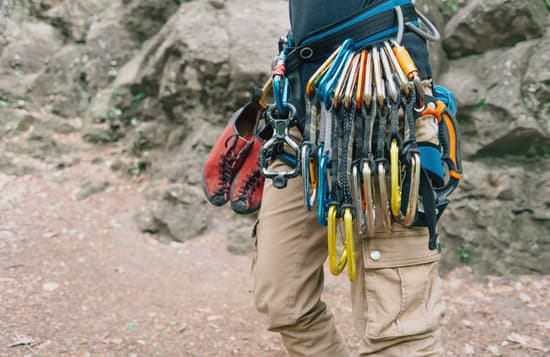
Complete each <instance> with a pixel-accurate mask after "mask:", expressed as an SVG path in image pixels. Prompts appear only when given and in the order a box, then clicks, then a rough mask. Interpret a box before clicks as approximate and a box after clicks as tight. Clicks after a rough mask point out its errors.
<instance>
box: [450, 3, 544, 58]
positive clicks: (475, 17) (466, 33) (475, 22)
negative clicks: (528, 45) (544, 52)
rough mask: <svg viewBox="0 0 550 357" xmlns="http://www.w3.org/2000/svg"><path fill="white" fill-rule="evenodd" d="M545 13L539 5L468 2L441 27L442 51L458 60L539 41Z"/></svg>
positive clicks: (541, 5) (541, 4)
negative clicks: (442, 33)
mask: <svg viewBox="0 0 550 357" xmlns="http://www.w3.org/2000/svg"><path fill="white" fill-rule="evenodd" d="M547 12H548V11H547V9H546V6H545V4H544V2H543V1H516V0H472V1H470V3H468V5H466V7H464V8H463V9H461V10H460V11H459V12H458V13H457V14H456V15H455V16H454V17H453V18H451V20H450V21H449V22H448V23H447V25H446V26H445V32H444V33H445V38H444V42H443V45H444V48H445V51H446V52H447V55H448V56H449V57H450V58H458V57H464V56H467V55H471V54H479V53H483V52H486V51H488V50H492V49H495V48H499V47H509V46H513V45H515V44H516V43H518V42H520V41H524V40H529V39H533V38H537V37H540V36H542V35H543V34H544V32H545V28H546V17H547Z"/></svg>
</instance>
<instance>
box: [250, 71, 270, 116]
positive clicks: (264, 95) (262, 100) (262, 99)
mask: <svg viewBox="0 0 550 357" xmlns="http://www.w3.org/2000/svg"><path fill="white" fill-rule="evenodd" d="M272 90H273V77H269V78H268V80H267V82H265V84H264V85H263V87H262V92H261V95H260V98H259V99H258V105H259V106H260V107H261V108H262V109H263V110H266V109H267V107H268V105H267V103H266V101H265V100H266V98H267V96H268V94H269V93H270V92H271V91H272ZM254 93H255V92H254Z"/></svg>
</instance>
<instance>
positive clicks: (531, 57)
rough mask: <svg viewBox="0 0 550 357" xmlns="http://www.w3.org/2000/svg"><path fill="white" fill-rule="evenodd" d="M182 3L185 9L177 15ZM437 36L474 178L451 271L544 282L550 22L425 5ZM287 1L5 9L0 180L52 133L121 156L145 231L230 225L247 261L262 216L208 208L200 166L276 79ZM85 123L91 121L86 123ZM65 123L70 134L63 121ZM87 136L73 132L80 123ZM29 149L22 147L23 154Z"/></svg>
mask: <svg viewBox="0 0 550 357" xmlns="http://www.w3.org/2000/svg"><path fill="white" fill-rule="evenodd" d="M180 4H181V5H180ZM417 4H418V7H419V9H420V10H422V12H424V13H426V14H428V16H429V17H430V18H431V19H432V20H433V22H434V23H435V24H436V25H437V26H438V27H439V28H440V29H443V27H444V28H445V31H442V33H443V35H444V36H443V37H444V40H443V42H442V43H440V44H430V51H431V55H432V66H433V70H434V74H435V78H434V80H435V82H436V83H439V84H443V85H445V86H447V87H449V88H450V89H452V90H453V91H454V92H455V94H456V97H457V99H458V102H459V113H458V120H459V122H460V125H461V131H462V136H463V145H462V148H463V157H464V160H465V162H464V171H465V177H464V180H463V182H462V183H461V185H460V186H459V189H458V190H457V192H456V193H455V194H454V195H453V196H452V197H451V199H452V203H451V205H450V207H449V209H448V211H447V212H446V213H445V214H444V215H443V218H442V222H441V225H440V233H441V240H442V242H443V245H444V253H443V254H444V262H443V266H444V269H445V270H448V269H451V268H453V267H455V266H457V265H460V264H465V263H467V264H470V265H472V266H473V267H474V269H476V270H477V271H479V272H482V273H487V272H489V273H497V274H503V275H506V274H510V273H511V274H516V273H525V272H548V271H550V267H549V266H548V261H550V259H549V258H550V257H548V254H547V252H548V251H549V249H548V244H549V242H550V227H549V224H550V223H549V222H550V213H549V212H550V201H549V199H548V198H549V197H550V191H549V189H548V187H550V186H549V185H548V184H547V182H548V180H550V177H549V175H548V172H550V159H549V157H550V120H549V118H550V106H549V105H548V103H550V84H549V83H550V67H549V66H548V63H550V30H549V28H550V26H548V25H549V24H550V20H549V15H548V10H547V9H546V7H545V5H544V2H543V1H538V0H537V1H535V0H533V1H513V0H487V1H486V0H464V1H458V2H453V1H445V2H442V1H436V0H418V1H417ZM287 7H288V3H287V2H286V1H281V0H277V1H268V2H258V1H253V0H227V1H217V0H216V1H209V0H194V1H176V0H174V1H172V0H169V1H159V0H154V1H146V0H115V1H106V0H99V1H84V0H47V1H34V0H22V1H15V0H4V1H1V2H0V128H2V132H1V133H0V138H1V139H5V138H7V137H12V138H15V139H17V140H14V142H15V144H13V145H11V144H10V145H11V146H10V147H9V155H8V156H5V157H4V156H2V157H0V171H2V172H8V173H11V174H18V175H24V174H27V173H29V172H32V171H33V170H35V169H38V168H35V167H34V166H26V165H25V164H22V165H15V164H14V163H13V160H11V158H12V156H11V155H12V154H13V155H15V154H17V153H18V152H26V153H27V154H28V156H30V157H31V158H33V159H36V160H47V158H48V157H49V156H53V155H62V154H63V153H65V152H67V151H70V148H68V147H64V146H60V145H58V144H57V143H56V142H55V141H54V140H53V139H52V137H53V134H54V133H55V134H58V133H70V132H73V131H75V130H81V135H82V137H83V138H84V139H85V140H87V141H90V142H93V143H97V144H98V145H105V144H110V143H112V142H118V143H117V145H121V146H122V147H123V148H124V150H123V151H124V155H123V156H121V157H119V158H118V160H117V161H116V162H115V163H113V164H112V168H113V170H119V171H120V172H121V173H129V174H130V175H134V176H136V175H144V174H145V175H147V178H148V179H149V181H150V184H149V185H148V188H147V189H146V192H145V198H146V200H145V201H146V203H145V205H144V207H141V208H140V209H139V214H138V215H136V218H137V219H136V222H137V223H138V225H139V227H140V229H142V230H144V231H147V232H150V233H154V234H157V235H159V236H160V237H163V238H166V239H173V240H178V241H185V240H188V239H192V238H194V237H197V236H199V235H201V234H202V233H204V232H206V231H208V230H214V229H217V227H219V226H220V223H219V222H224V224H223V231H224V232H228V233H227V236H228V242H229V243H228V249H230V250H231V251H232V252H236V253H246V252H247V251H249V250H250V249H251V241H250V238H249V228H248V227H251V225H252V220H253V217H248V218H240V217H236V216H235V215H233V214H232V213H231V212H230V210H229V209H223V210H220V209H217V208H213V207H211V206H210V205H208V204H207V203H206V202H205V200H204V198H203V197H202V192H201V188H200V181H201V166H202V163H203V162H204V160H205V157H206V155H207V154H208V152H209V150H210V149H211V147H212V145H213V143H214V142H215V141H216V139H217V136H218V135H219V133H220V132H221V131H222V130H223V127H224V125H225V122H226V120H227V118H228V117H229V116H230V114H231V113H232V112H233V111H234V110H236V109H237V108H238V107H239V106H240V105H242V104H243V103H244V102H246V101H247V100H248V99H249V93H250V90H251V88H252V87H254V86H261V85H262V84H263V82H264V81H265V80H266V79H267V77H268V73H269V70H270V64H271V59H272V57H273V56H274V55H276V51H277V39H278V37H279V36H280V35H282V34H284V33H285V32H286V31H287V29H288V20H287ZM79 117H80V118H81V119H79ZM67 119H71V120H67ZM77 123H78V124H77ZM22 142H25V145H23V144H22Z"/></svg>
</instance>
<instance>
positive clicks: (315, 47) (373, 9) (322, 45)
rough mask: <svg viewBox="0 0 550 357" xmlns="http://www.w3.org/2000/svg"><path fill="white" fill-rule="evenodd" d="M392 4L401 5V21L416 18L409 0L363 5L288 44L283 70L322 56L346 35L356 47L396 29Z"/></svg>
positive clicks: (394, 5) (316, 59) (293, 68)
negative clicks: (335, 21) (300, 39)
mask: <svg viewBox="0 0 550 357" xmlns="http://www.w3.org/2000/svg"><path fill="white" fill-rule="evenodd" d="M396 6H400V7H401V10H402V11H403V20H404V22H405V23H407V22H417V15H416V10H415V8H414V5H413V4H412V3H411V1H410V0H392V1H387V2H383V3H382V4H375V6H369V7H366V8H365V9H363V10H361V12H360V13H357V14H354V15H352V16H351V17H348V18H346V19H344V20H342V21H339V22H337V23H334V24H331V25H329V26H326V27H324V28H322V29H320V30H317V31H315V32H312V33H310V34H308V35H307V36H306V37H305V38H304V40H302V42H301V44H299V45H298V46H295V47H289V48H288V54H287V58H286V62H285V66H286V70H287V71H288V72H291V71H293V70H295V69H297V68H298V67H299V66H300V65H301V64H302V63H304V62H315V61H319V60H322V59H323V58H324V57H325V56H327V55H329V54H330V53H332V52H333V51H334V50H335V49H336V47H338V45H340V44H341V43H342V42H343V41H345V40H346V39H348V38H351V39H353V40H354V42H355V44H356V47H363V46H365V45H367V44H369V43H370V42H373V41H377V40H379V39H382V38H384V37H387V36H389V35H391V34H393V33H395V32H397V16H396V13H395V10H394V7H396Z"/></svg>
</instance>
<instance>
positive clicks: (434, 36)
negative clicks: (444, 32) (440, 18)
mask: <svg viewBox="0 0 550 357" xmlns="http://www.w3.org/2000/svg"><path fill="white" fill-rule="evenodd" d="M415 11H416V14H417V15H418V17H419V18H420V20H421V21H422V22H423V23H424V25H426V27H428V30H430V32H431V33H428V32H426V31H422V30H421V29H420V28H419V27H418V26H415V25H414V24H413V23H412V22H410V21H409V22H407V23H405V26H407V28H408V29H409V30H411V31H412V32H414V33H416V34H417V35H419V36H420V37H423V38H424V39H426V40H428V41H434V42H439V41H441V34H440V33H439V31H438V30H437V27H435V25H434V24H433V23H432V22H431V21H430V19H428V18H427V17H426V15H424V14H423V13H421V12H420V11H418V9H415Z"/></svg>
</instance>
